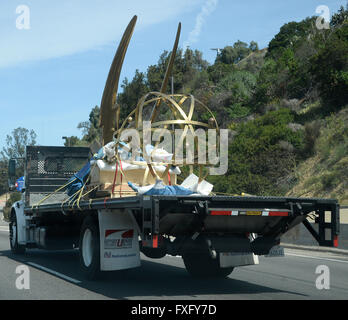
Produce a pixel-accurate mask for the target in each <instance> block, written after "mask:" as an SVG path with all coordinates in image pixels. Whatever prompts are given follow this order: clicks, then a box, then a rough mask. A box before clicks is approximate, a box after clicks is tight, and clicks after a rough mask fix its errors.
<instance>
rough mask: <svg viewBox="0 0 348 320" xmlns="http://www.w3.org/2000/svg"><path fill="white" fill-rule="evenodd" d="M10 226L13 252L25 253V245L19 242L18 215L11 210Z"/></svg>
mask: <svg viewBox="0 0 348 320" xmlns="http://www.w3.org/2000/svg"><path fill="white" fill-rule="evenodd" d="M9 228H10V234H9V238H10V247H11V251H12V253H15V254H24V253H25V246H24V245H20V244H19V243H18V225H17V217H16V213H15V212H11V216H10V224H9Z"/></svg>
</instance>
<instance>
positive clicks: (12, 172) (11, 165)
mask: <svg viewBox="0 0 348 320" xmlns="http://www.w3.org/2000/svg"><path fill="white" fill-rule="evenodd" d="M15 182H16V160H14V159H10V160H9V162H8V189H9V191H14V190H16V186H15Z"/></svg>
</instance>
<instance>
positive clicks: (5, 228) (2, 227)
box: [0, 226, 9, 232]
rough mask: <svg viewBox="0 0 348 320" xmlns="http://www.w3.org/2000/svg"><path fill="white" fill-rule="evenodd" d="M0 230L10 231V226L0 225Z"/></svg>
mask: <svg viewBox="0 0 348 320" xmlns="http://www.w3.org/2000/svg"><path fill="white" fill-rule="evenodd" d="M0 231H2V232H9V229H8V227H4V226H0Z"/></svg>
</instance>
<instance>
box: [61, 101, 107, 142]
mask: <svg viewBox="0 0 348 320" xmlns="http://www.w3.org/2000/svg"><path fill="white" fill-rule="evenodd" d="M99 119H100V108H99V107H98V106H95V107H94V108H93V109H92V110H91V112H90V114H89V121H83V122H80V123H79V124H78V125H77V128H78V129H81V130H82V133H83V138H82V140H83V141H86V142H87V143H89V144H90V143H92V142H93V141H94V140H97V141H100V140H101V130H100V126H99V121H100V120H99ZM70 138H71V139H70V140H69V142H68V141H67V142H66V143H70V145H75V144H78V143H79V141H78V140H77V139H78V138H77V137H70ZM76 138H77V139H76Z"/></svg>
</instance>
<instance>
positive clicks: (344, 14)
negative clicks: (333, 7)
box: [330, 3, 348, 28]
mask: <svg viewBox="0 0 348 320" xmlns="http://www.w3.org/2000/svg"><path fill="white" fill-rule="evenodd" d="M347 20H348V3H347V4H346V9H344V7H343V6H341V7H340V9H339V10H338V12H337V13H335V14H333V15H332V17H331V21H330V25H331V26H332V27H334V28H336V27H338V26H340V25H342V24H343V22H345V21H347Z"/></svg>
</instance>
